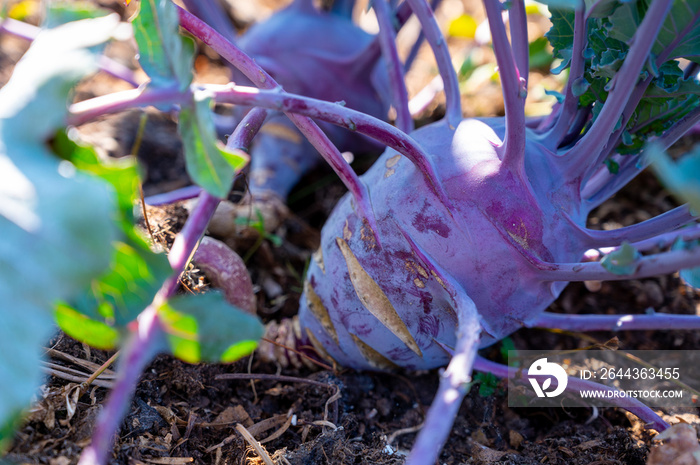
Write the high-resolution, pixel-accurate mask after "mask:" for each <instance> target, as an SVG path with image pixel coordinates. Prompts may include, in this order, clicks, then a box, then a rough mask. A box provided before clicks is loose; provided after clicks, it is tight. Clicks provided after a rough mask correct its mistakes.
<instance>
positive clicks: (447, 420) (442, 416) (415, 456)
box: [406, 296, 481, 465]
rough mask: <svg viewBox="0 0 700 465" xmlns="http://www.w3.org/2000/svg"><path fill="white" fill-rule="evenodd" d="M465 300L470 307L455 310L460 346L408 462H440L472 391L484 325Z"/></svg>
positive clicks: (448, 367) (474, 309) (455, 352)
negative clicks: (474, 370) (461, 408)
mask: <svg viewBox="0 0 700 465" xmlns="http://www.w3.org/2000/svg"><path fill="white" fill-rule="evenodd" d="M465 297H466V296H465ZM461 301H462V303H466V304H467V305H468V306H467V305H465V306H460V305H458V306H457V308H456V309H455V311H456V312H457V314H458V322H459V323H458V327H457V346H456V348H455V350H454V353H453V354H452V359H451V360H450V363H449V364H448V365H447V368H446V369H445V371H444V372H443V373H442V374H441V376H440V387H439V388H438V391H437V393H436V394H435V400H433V403H432V405H431V406H430V410H429V411H428V415H427V416H426V419H425V422H424V423H423V428H422V429H421V431H420V433H419V434H418V437H417V438H416V442H415V443H414V444H413V448H412V449H411V454H410V455H409V456H408V460H406V465H422V464H432V463H436V461H437V459H438V457H439V455H440V451H441V450H442V447H443V446H444V444H445V441H446V440H447V437H448V436H449V434H450V431H451V430H452V425H453V424H454V419H455V417H456V416H457V413H458V412H459V407H460V405H461V404H462V399H463V398H464V396H465V394H466V393H467V392H468V391H469V382H470V381H471V379H472V378H471V373H472V364H473V362H474V356H475V355H476V351H477V348H478V345H479V333H480V332H481V326H480V325H479V318H478V315H479V314H478V312H477V309H476V306H475V305H474V302H472V301H471V299H469V298H468V297H466V298H463V299H461ZM467 301H468V302H467Z"/></svg>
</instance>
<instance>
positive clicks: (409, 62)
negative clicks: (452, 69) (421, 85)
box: [397, 0, 442, 90]
mask: <svg viewBox="0 0 700 465" xmlns="http://www.w3.org/2000/svg"><path fill="white" fill-rule="evenodd" d="M441 3H442V0H433V1H432V3H431V4H430V8H431V9H432V10H433V12H435V11H437V9H438V8H439V7H440V4H441ZM403 5H408V4H407V3H402V4H401V5H399V9H401V7H402V6H403ZM397 20H398V11H397ZM424 40H425V34H423V30H421V31H420V32H419V33H418V37H416V41H415V42H414V43H413V46H412V47H411V51H410V52H408V56H407V57H406V62H405V63H404V68H403V69H404V72H407V71H408V70H409V69H411V66H413V62H414V61H415V60H416V57H418V52H419V51H420V48H421V46H422V45H423V41H424ZM440 90H442V89H440Z"/></svg>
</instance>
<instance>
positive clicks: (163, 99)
mask: <svg viewBox="0 0 700 465" xmlns="http://www.w3.org/2000/svg"><path fill="white" fill-rule="evenodd" d="M189 100H191V96H190V94H189V93H183V92H181V91H180V90H179V89H178V88H176V87H171V88H167V89H149V88H148V87H140V88H138V89H131V90H124V91H121V92H113V93H111V94H107V95H102V96H100V97H95V98H91V99H89V100H83V101H82V102H78V103H74V104H73V105H71V106H70V108H69V111H70V115H69V116H68V121H67V123H68V124H69V125H73V126H79V125H81V124H84V123H87V122H88V121H91V120H93V119H95V118H97V117H98V116H102V115H106V114H110V113H118V112H120V111H124V110H129V109H132V108H143V107H147V106H150V105H161V104H178V103H183V102H187V101H189Z"/></svg>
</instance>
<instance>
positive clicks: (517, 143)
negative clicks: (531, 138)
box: [483, 0, 527, 175]
mask: <svg viewBox="0 0 700 465" xmlns="http://www.w3.org/2000/svg"><path fill="white" fill-rule="evenodd" d="M483 3H484V8H485V9H486V15H487V17H488V22H489V27H490V29H491V39H492V41H493V50H494V53H495V54H496V62H497V64H498V72H499V74H500V75H501V88H502V89H503V100H504V102H505V108H506V135H505V138H504V139H505V140H504V142H503V145H501V147H500V148H499V155H500V157H501V160H503V163H504V165H505V166H507V167H509V168H510V169H511V170H513V171H514V172H516V173H518V174H520V175H522V174H524V160H523V157H524V155H525V129H526V128H525V111H524V108H525V97H526V96H527V87H526V86H525V80H524V79H523V78H522V77H521V76H520V74H519V73H518V68H517V66H516V63H515V59H514V57H513V53H512V50H511V46H510V43H509V42H508V36H507V35H506V28H505V25H504V24H503V19H502V18H503V16H502V14H501V12H502V7H501V2H500V1H499V0H484V2H483ZM526 76H527V74H526Z"/></svg>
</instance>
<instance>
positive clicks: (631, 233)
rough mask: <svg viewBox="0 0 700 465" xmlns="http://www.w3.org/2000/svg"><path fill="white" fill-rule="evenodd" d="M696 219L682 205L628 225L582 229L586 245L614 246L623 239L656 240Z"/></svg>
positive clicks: (593, 246)
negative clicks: (613, 227)
mask: <svg viewBox="0 0 700 465" xmlns="http://www.w3.org/2000/svg"><path fill="white" fill-rule="evenodd" d="M696 219H697V218H696V217H695V216H693V214H692V213H691V212H690V209H689V208H688V207H687V206H685V205H683V206H680V207H676V208H674V209H672V210H669V211H667V212H664V213H662V214H660V215H658V216H655V217H653V218H650V219H648V220H646V221H642V222H641V223H637V224H633V225H630V226H624V227H622V228H617V229H612V230H608V231H597V230H593V229H584V230H583V232H584V233H585V235H586V237H587V239H588V240H587V244H586V245H587V246H589V247H592V248H601V247H616V246H618V245H620V244H622V242H623V241H627V242H639V241H643V240H651V241H654V240H657V236H658V235H659V234H664V233H667V232H668V231H673V230H674V229H677V228H680V227H681V226H685V225H687V224H689V223H691V222H693V221H695V220H696Z"/></svg>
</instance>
